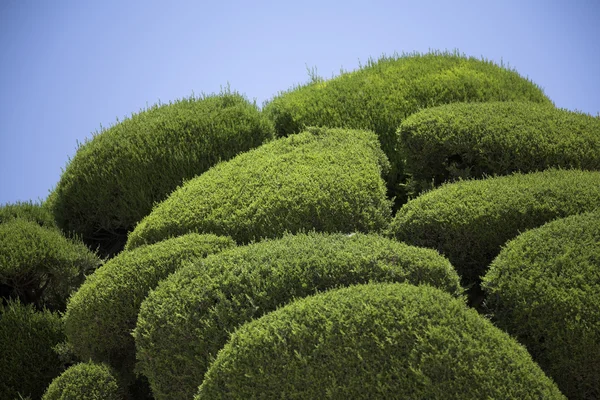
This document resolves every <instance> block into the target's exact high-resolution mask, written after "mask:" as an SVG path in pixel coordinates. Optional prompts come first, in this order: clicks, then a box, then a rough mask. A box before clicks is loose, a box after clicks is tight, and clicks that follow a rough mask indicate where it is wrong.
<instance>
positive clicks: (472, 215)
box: [390, 170, 600, 300]
mask: <svg viewBox="0 0 600 400" xmlns="http://www.w3.org/2000/svg"><path fill="white" fill-rule="evenodd" d="M597 207H600V172H595V171H587V172H584V171H579V170H547V171H543V172H535V173H530V174H520V173H516V174H513V175H510V176H503V177H496V178H490V179H484V180H468V181H461V182H456V183H451V184H445V185H442V186H441V187H440V188H438V189H435V190H432V191H430V192H427V193H425V194H423V195H421V196H420V197H417V198H416V199H414V200H412V201H410V202H408V203H407V204H405V205H404V206H403V207H402V208H401V209H400V210H399V211H398V213H397V214H396V216H395V217H394V220H393V221H392V224H391V228H390V232H391V234H392V235H393V236H394V237H395V238H396V239H398V240H401V241H405V242H406V243H408V244H412V245H415V246H423V247H430V248H433V249H436V250H438V251H439V252H440V253H442V254H444V255H445V256H447V257H448V259H449V260H450V262H451V263H452V265H454V267H455V268H456V269H457V271H458V273H459V275H460V276H461V278H462V280H463V285H465V286H470V285H477V284H478V283H479V282H480V277H481V276H482V275H484V274H485V272H486V269H487V267H488V266H489V264H490V263H491V262H492V260H493V259H494V257H496V255H498V253H499V252H500V249H501V246H502V245H503V244H504V243H506V242H507V241H508V240H509V239H512V238H514V237H515V236H517V235H518V234H519V233H520V232H523V231H525V230H527V229H531V228H535V227H538V226H540V225H543V224H544V223H546V222H548V221H551V220H553V219H556V218H562V217H566V216H569V215H573V214H577V213H581V212H586V211H592V210H594V209H595V208H597ZM472 294H474V296H475V297H476V296H477V295H478V292H477V289H476V287H475V288H474V291H473V292H472ZM474 296H472V300H477V299H475V297H474Z"/></svg>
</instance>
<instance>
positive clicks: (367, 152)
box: [126, 128, 391, 249]
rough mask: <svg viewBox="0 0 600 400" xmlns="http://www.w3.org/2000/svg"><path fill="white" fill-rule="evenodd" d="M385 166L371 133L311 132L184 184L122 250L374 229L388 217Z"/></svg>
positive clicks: (351, 131)
mask: <svg viewBox="0 0 600 400" xmlns="http://www.w3.org/2000/svg"><path fill="white" fill-rule="evenodd" d="M387 165H388V162H387V159H386V158H385V155H384V154H383V152H382V151H381V149H380V148H379V143H378V141H377V137H376V136H375V135H374V134H373V133H371V132H366V131H356V130H342V129H319V128H314V129H309V130H307V131H305V132H303V133H301V134H298V135H294V136H291V137H288V138H282V139H278V140H275V141H273V142H271V143H268V144H266V145H264V146H261V147H260V148H258V149H255V150H252V151H249V152H247V153H244V154H241V155H239V156H237V157H235V158H234V159H233V160H230V161H228V162H225V163H221V164H219V165H217V166H215V167H214V168H212V169H211V170H209V171H207V172H206V173H204V174H202V175H200V176H199V177H197V178H195V179H192V180H190V181H188V182H186V183H185V184H184V185H183V186H181V187H180V188H179V189H177V190H176V191H174V192H173V193H172V194H171V195H170V196H169V198H168V199H167V200H165V201H164V202H162V203H161V204H159V205H157V206H156V207H155V208H154V210H153V211H152V213H151V214H150V215H149V216H148V217H146V218H144V219H143V220H142V221H141V222H140V223H139V224H138V225H137V227H136V228H135V230H134V231H133V232H132V233H131V234H130V235H129V239H128V242H127V247H126V248H127V249H132V248H134V247H136V246H139V245H141V244H148V243H155V242H158V241H161V240H164V239H166V238H168V237H172V236H177V235H181V234H185V233H187V232H194V231H196V232H199V233H214V234H217V235H224V236H230V237H232V238H233V239H234V240H236V241H237V242H238V243H248V242H251V241H253V240H260V239H261V238H265V237H270V238H272V237H278V236H281V235H282V234H283V233H284V232H286V231H289V232H292V233H293V232H299V231H302V230H312V229H314V230H317V231H323V232H337V231H341V232H353V231H355V230H358V231H362V232H368V231H379V230H382V229H383V228H385V227H386V226H387V224H388V223H389V219H390V218H391V205H390V201H389V200H388V199H387V198H386V190H385V184H384V182H383V180H382V178H381V172H382V170H383V169H384V168H385V167H386V166H387Z"/></svg>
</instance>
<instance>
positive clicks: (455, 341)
mask: <svg viewBox="0 0 600 400" xmlns="http://www.w3.org/2000/svg"><path fill="white" fill-rule="evenodd" d="M251 398H265V399H266V398H268V399H404V398H406V399H460V400H465V399H474V400H475V399H476V400H479V399H564V398H565V397H564V396H563V395H562V394H561V393H560V391H559V390H558V388H557V387H556V385H555V384H554V383H553V382H552V380H550V379H549V378H548V377H547V376H545V375H544V373H543V372H542V370H541V369H540V368H539V366H538V365H536V364H535V363H534V362H533V361H532V360H531V356H530V355H529V354H528V353H527V351H526V350H525V348H523V347H522V346H521V345H520V344H518V343H517V342H516V341H515V340H514V339H513V338H511V337H510V336H509V335H507V334H506V333H504V332H502V331H500V330H499V329H497V328H495V327H494V326H493V325H492V324H491V323H490V322H489V321H488V320H486V319H485V318H483V317H481V316H480V315H478V314H477V312H476V311H474V310H472V309H469V308H467V307H466V306H465V304H464V303H463V302H462V301H459V300H457V299H454V298H452V296H450V295H449V294H448V293H444V292H442V291H441V290H439V289H435V288H432V287H429V286H419V287H417V286H413V285H409V284H397V283H396V284H371V285H357V286H353V287H349V288H344V289H339V290H333V291H330V292H327V293H323V294H319V295H317V296H313V297H309V298H306V299H301V300H297V301H295V302H294V303H292V304H289V305H287V306H285V307H283V308H280V309H279V310H277V311H274V312H272V313H269V314H267V315H265V316H263V317H262V318H260V319H258V320H255V321H252V322H250V323H248V324H246V325H243V326H242V327H240V328H239V329H238V330H237V331H236V332H235V333H234V334H233V335H232V337H231V339H230V341H229V343H228V344H227V345H226V346H225V347H224V348H223V349H222V350H221V351H220V352H219V354H218V356H217V358H216V360H215V361H214V363H213V364H212V365H211V367H210V369H209V370H208V372H207V373H206V376H205V379H204V383H203V384H202V386H200V388H199V390H198V394H197V396H196V397H195V399H197V400H199V399H251Z"/></svg>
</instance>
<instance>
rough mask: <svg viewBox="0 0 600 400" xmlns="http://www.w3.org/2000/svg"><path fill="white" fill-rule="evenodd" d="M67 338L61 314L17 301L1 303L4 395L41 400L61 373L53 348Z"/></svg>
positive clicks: (0, 365) (0, 356)
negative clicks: (37, 309)
mask: <svg viewBox="0 0 600 400" xmlns="http://www.w3.org/2000/svg"><path fill="white" fill-rule="evenodd" d="M63 340H64V333H63V325H62V321H61V320H60V317H59V316H58V314H54V313H51V312H50V311H48V310H43V311H36V310H35V309H34V307H33V306H32V305H31V304H27V305H25V304H21V303H20V302H17V301H9V302H8V304H7V305H5V306H4V305H0V360H2V361H1V362H0V397H1V398H2V399H10V400H13V399H18V398H19V396H22V397H27V396H31V397H32V398H34V399H39V398H40V397H41V396H42V394H43V393H44V390H45V389H46V386H48V384H49V383H50V381H51V380H52V379H54V377H55V376H57V375H58V374H59V373H60V372H61V368H62V363H61V361H60V359H59V358H58V355H57V354H56V353H55V352H54V351H53V350H52V348H53V347H54V346H56V345H57V344H59V343H60V342H61V341H63Z"/></svg>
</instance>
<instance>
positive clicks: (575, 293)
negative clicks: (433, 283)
mask: <svg viewBox="0 0 600 400" xmlns="http://www.w3.org/2000/svg"><path fill="white" fill-rule="evenodd" d="M599 244H600V209H598V210H597V211H595V212H591V213H584V214H579V215H573V216H570V217H567V218H563V219H558V220H555V221H552V222H549V223H547V224H545V225H543V226H541V227H539V228H537V229H532V230H529V231H527V232H525V233H523V234H521V235H519V236H517V237H516V238H515V239H514V240H512V241H510V242H508V244H506V246H505V247H504V248H503V249H502V251H501V252H500V254H499V255H498V257H496V259H495V260H494V261H493V262H492V264H491V265H490V269H489V271H488V272H487V274H486V275H485V277H484V278H483V282H482V287H483V289H484V290H485V292H486V294H487V299H486V306H487V308H488V310H489V311H491V313H492V314H493V315H494V318H495V320H496V321H497V324H498V325H499V326H500V327H501V328H503V329H504V330H506V331H507V332H509V333H511V334H512V335H514V336H516V337H517V339H518V340H519V341H520V342H521V343H523V344H524V345H525V346H527V348H528V349H529V351H530V353H531V354H532V356H533V358H534V360H536V361H537V362H538V363H539V364H540V366H541V367H542V368H543V369H544V370H545V371H546V373H547V374H548V375H549V376H551V377H553V378H554V379H555V380H556V382H557V384H558V386H559V388H560V389H561V390H562V392H563V393H564V394H565V395H566V396H567V397H568V398H569V399H594V398H600V369H599V368H598V366H599V365H600V246H599Z"/></svg>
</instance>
